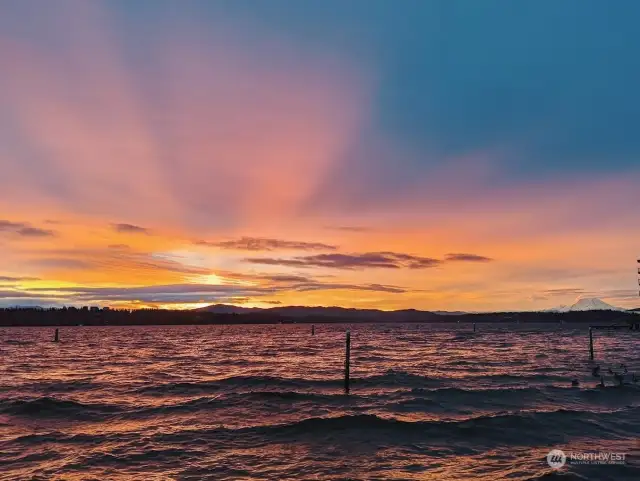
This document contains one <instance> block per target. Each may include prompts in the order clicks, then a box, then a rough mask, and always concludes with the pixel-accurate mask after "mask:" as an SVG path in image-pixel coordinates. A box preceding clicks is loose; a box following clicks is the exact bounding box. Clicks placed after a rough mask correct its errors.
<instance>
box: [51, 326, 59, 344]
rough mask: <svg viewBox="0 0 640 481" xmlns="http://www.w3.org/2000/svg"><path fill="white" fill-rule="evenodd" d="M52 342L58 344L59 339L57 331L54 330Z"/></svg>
mask: <svg viewBox="0 0 640 481" xmlns="http://www.w3.org/2000/svg"><path fill="white" fill-rule="evenodd" d="M53 342H60V337H59V335H58V329H57V328H56V333H55V335H54V337H53Z"/></svg>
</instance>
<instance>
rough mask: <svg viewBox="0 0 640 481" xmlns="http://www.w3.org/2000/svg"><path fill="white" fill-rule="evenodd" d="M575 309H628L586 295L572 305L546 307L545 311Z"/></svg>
mask: <svg viewBox="0 0 640 481" xmlns="http://www.w3.org/2000/svg"><path fill="white" fill-rule="evenodd" d="M573 311H626V309H623V308H622V307H616V306H612V305H611V304H607V303H606V302H604V301H603V300H601V299H598V298H597V297H585V298H582V299H578V301H577V302H576V303H575V304H573V305H572V306H564V305H563V306H558V307H554V308H551V309H545V311H544V312H573Z"/></svg>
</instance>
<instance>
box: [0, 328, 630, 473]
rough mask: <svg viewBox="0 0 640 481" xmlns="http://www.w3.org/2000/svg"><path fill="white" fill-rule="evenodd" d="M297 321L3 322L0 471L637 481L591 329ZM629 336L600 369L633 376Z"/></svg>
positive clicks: (621, 399)
mask: <svg viewBox="0 0 640 481" xmlns="http://www.w3.org/2000/svg"><path fill="white" fill-rule="evenodd" d="M347 328H349V329H351V342H352V359H351V375H352V378H353V383H352V389H351V394H350V395H348V396H347V395H345V394H344V391H343V380H342V376H343V365H344V364H343V363H344V337H345V330H346V329H347ZM310 330H311V327H310V326H309V325H267V326H264V325H263V326H169V327H167V326H162V327H148V326H147V327H76V328H61V329H60V337H61V342H60V343H53V342H51V340H52V339H53V329H51V328H4V329H0V373H1V374H0V376H1V377H0V480H11V481H14V480H74V481H75V480H146V481H152V480H303V479H309V480H347V479H354V480H378V479H379V480H389V479H393V480H464V479H482V480H491V481H493V480H498V479H510V480H528V479H569V480H573V479H576V480H582V479H591V480H607V479H611V480H623V479H629V480H632V479H633V480H637V479H640V467H639V465H638V463H637V457H635V455H634V454H633V453H634V450H635V452H636V454H637V452H638V448H639V447H640V446H638V444H637V443H638V441H637V440H638V437H639V435H640V386H637V385H629V386H625V387H623V388H620V387H613V386H612V385H613V380H612V379H607V382H608V384H609V385H610V386H611V387H608V388H605V389H601V388H598V387H596V384H597V380H596V379H595V378H593V377H592V376H591V366H592V363H591V362H590V361H588V335H587V331H586V327H580V328H574V327H567V326H566V325H565V326H556V325H545V326H541V325H537V326H523V325H519V326H516V325H508V326H507V325H503V326H496V325H493V326H489V325H481V326H479V330H478V332H477V333H475V334H474V333H472V332H470V330H471V329H470V327H469V326H463V325H450V326H440V325H439V326H433V325H416V324H405V325H384V324H376V325H362V324H358V325H351V326H347V325H316V335H315V336H311V334H310ZM639 340H640V336H639V335H638V334H637V333H635V334H634V333H631V332H627V331H622V332H621V331H618V332H614V333H611V334H609V333H604V332H598V333H596V357H597V358H598V359H597V362H598V363H600V364H601V365H602V366H603V371H605V372H606V368H607V367H609V366H610V365H614V364H616V363H625V364H626V365H627V366H628V368H629V370H630V371H632V372H636V373H639V374H640V362H639V360H638V352H639V349H638V348H639V345H640V343H639ZM573 378H577V379H579V381H580V387H572V386H571V380H572V379H573ZM554 447H558V448H560V449H563V450H565V451H585V450H588V451H594V450H595V451H597V450H606V451H616V452H623V453H626V454H627V460H626V464H624V465H603V466H593V465H591V466H586V465H571V466H569V465H568V466H565V467H564V468H562V469H561V470H558V471H555V470H553V469H551V468H550V467H549V466H548V464H547V463H546V454H547V453H548V452H549V450H550V449H552V448H554Z"/></svg>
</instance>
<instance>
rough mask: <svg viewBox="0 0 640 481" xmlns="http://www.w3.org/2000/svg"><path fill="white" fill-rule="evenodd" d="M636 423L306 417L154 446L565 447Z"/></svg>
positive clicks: (571, 417)
mask: <svg viewBox="0 0 640 481" xmlns="http://www.w3.org/2000/svg"><path fill="white" fill-rule="evenodd" d="M623 411H624V412H623ZM596 419H597V421H596ZM622 420H624V421H622ZM604 421H606V422H607V424H608V428H607V429H606V430H603V429H602V423H603V422H604ZM639 422H640V409H639V408H632V409H626V410H618V411H610V412H607V413H598V414H597V415H594V413H592V412H590V411H578V410H565V409H560V410H556V411H549V412H526V413H521V412H516V413H503V414H497V415H483V416H478V417H473V418H469V419H465V420H460V421H415V422H412V421H404V420H400V419H396V418H393V417H381V416H378V415H375V414H343V415H340V416H334V417H322V418H320V417H313V418H306V419H303V420H300V421H296V422H291V423H286V424H278V425H267V426H255V427H244V428H237V429H230V428H225V427H218V428H215V429H204V430H198V429H196V430H190V431H181V432H177V433H169V434H162V435H158V437H157V438H156V439H155V441H158V442H180V441H181V440H182V441H185V440H188V439H198V440H200V442H221V443H229V442H233V443H235V444H236V445H237V446H242V445H244V444H247V445H250V444H252V443H254V444H255V443H258V442H260V443H270V442H281V441H285V440H296V442H300V440H302V439H304V440H305V441H308V442H319V443H322V442H325V441H327V440H332V442H337V441H336V440H340V442H344V443H352V442H364V441H363V440H366V442H373V441H374V440H375V441H376V442H384V443H385V444H388V443H390V444H406V443H410V442H420V441H425V440H431V441H438V442H446V443H452V442H456V443H457V445H470V446H471V445H473V446H475V447H483V448H486V447H492V446H493V447H495V446H501V445H512V446H539V445H541V444H554V443H566V442H568V440H570V439H571V438H572V437H573V438H581V437H583V436H595V437H598V438H599V439H617V438H618V437H619V436H627V437H628V436H634V435H635V433H636V431H637V423H639Z"/></svg>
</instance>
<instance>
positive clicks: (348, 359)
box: [344, 331, 351, 394]
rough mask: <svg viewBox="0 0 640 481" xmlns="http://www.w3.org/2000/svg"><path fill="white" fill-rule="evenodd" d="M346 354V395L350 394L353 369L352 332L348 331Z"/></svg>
mask: <svg viewBox="0 0 640 481" xmlns="http://www.w3.org/2000/svg"><path fill="white" fill-rule="evenodd" d="M344 354H345V356H344V392H345V393H346V394H349V384H350V382H351V379H350V377H349V371H350V368H351V331H347V339H346V344H345V353H344Z"/></svg>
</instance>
